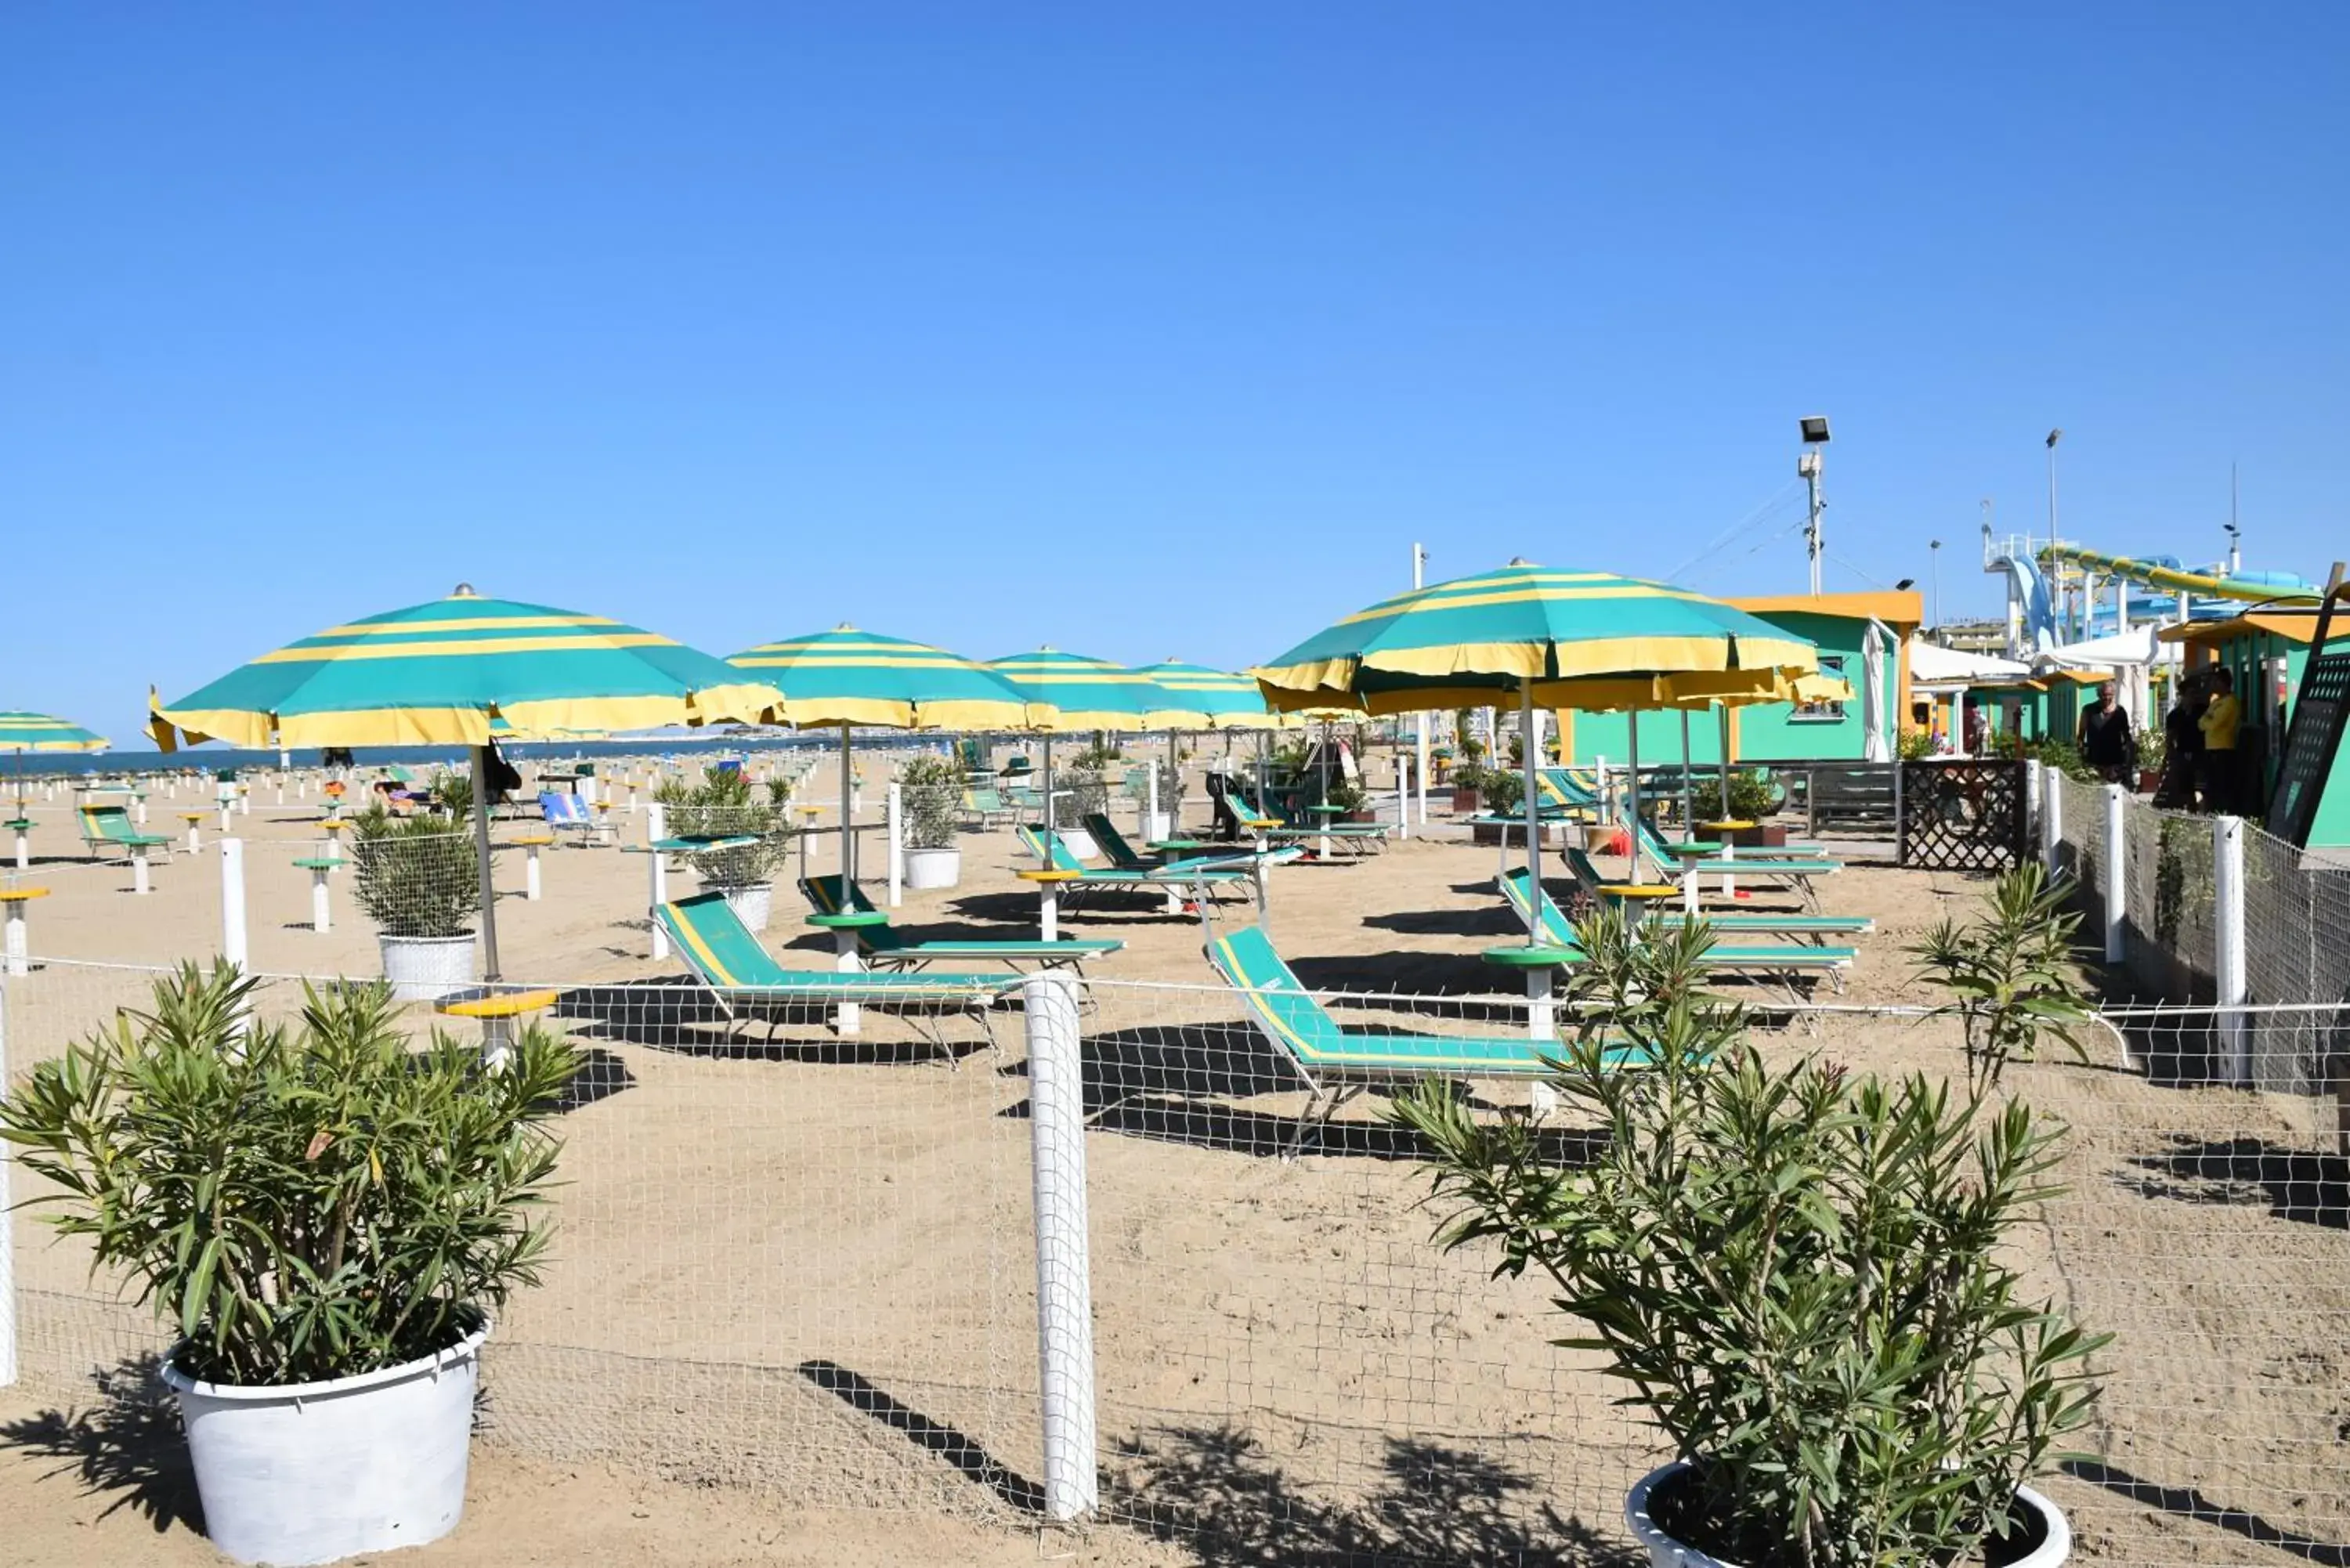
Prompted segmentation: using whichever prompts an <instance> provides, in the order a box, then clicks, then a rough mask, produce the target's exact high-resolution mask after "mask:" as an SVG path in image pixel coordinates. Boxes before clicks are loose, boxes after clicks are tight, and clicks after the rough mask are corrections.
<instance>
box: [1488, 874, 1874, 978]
mask: <svg viewBox="0 0 2350 1568" xmlns="http://www.w3.org/2000/svg"><path fill="white" fill-rule="evenodd" d="M1502 897H1503V899H1504V900H1506V901H1507V902H1508V904H1509V906H1510V909H1511V910H1512V912H1513V913H1514V914H1515V915H1516V916H1517V917H1518V919H1520V920H1523V919H1526V916H1527V906H1528V905H1529V904H1531V903H1533V902H1534V899H1536V898H1539V899H1540V900H1541V902H1540V904H1539V905H1538V906H1536V908H1535V910H1534V913H1535V915H1536V918H1537V919H1538V921H1539V929H1540V930H1541V932H1542V939H1543V940H1544V941H1545V942H1547V943H1549V944H1550V945H1551V946H1553V947H1560V948H1572V949H1578V950H1579V949H1580V948H1581V946H1582V944H1581V943H1579V942H1577V941H1576V940H1575V925H1574V923H1573V922H1572V921H1570V920H1569V919H1567V918H1566V911H1565V910H1564V909H1560V908H1559V907H1558V905H1557V903H1556V902H1555V901H1554V900H1553V899H1552V898H1551V896H1550V895H1549V894H1548V893H1546V892H1544V891H1543V889H1542V885H1541V884H1540V883H1538V882H1536V881H1535V880H1534V878H1533V877H1531V876H1529V875H1528V874H1527V873H1526V872H1525V871H1524V870H1523V868H1521V869H1519V870H1516V871H1512V872H1509V873H1507V874H1506V875H1504V876H1503V878H1502ZM1855 956H1856V955H1855V953H1854V950H1852V949H1851V948H1832V947H1827V946H1825V945H1824V944H1823V945H1814V944H1811V943H1807V942H1756V943H1752V944H1751V945H1746V946H1727V947H1726V946H1723V945H1722V944H1721V943H1719V942H1717V943H1716V944H1714V945H1713V946H1712V947H1711V948H1709V949H1707V950H1706V955H1705V961H1706V964H1707V965H1708V967H1710V968H1712V969H1726V970H1734V971H1738V972H1740V973H1742V974H1752V975H1759V976H1762V977H1763V978H1764V979H1767V980H1770V981H1774V982H1775V983H1776V984H1777V985H1778V986H1779V987H1780V989H1781V990H1783V991H1784V992H1786V993H1787V996H1788V999H1789V1000H1790V1001H1794V1000H1798V999H1799V998H1800V996H1801V992H1800V991H1799V990H1798V986H1797V982H1798V981H1801V980H1803V979H1805V978H1809V977H1820V976H1824V977H1825V979H1826V980H1827V982H1828V984H1829V985H1831V986H1832V987H1834V988H1835V989H1836V990H1838V991H1842V990H1843V989H1844V971H1846V970H1848V969H1850V968H1851V967H1852V961H1853V959H1854V957H1855Z"/></svg>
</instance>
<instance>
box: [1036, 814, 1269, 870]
mask: <svg viewBox="0 0 2350 1568" xmlns="http://www.w3.org/2000/svg"><path fill="white" fill-rule="evenodd" d="M1086 833H1087V836H1090V837H1091V838H1092V839H1093V841H1094V843H1095V845H1096V846H1098V847H1099V848H1100V850H1101V852H1102V857H1103V858H1105V859H1107V861H1108V862H1109V864H1110V868H1111V869H1112V870H1117V871H1179V872H1180V871H1187V870H1193V869H1198V870H1207V871H1221V870H1237V871H1242V872H1245V871H1247V870H1248V869H1249V867H1250V866H1251V865H1252V863H1253V862H1254V860H1255V859H1256V857H1255V855H1254V854H1253V853H1251V852H1250V851H1248V850H1245V849H1243V850H1240V851H1238V852H1235V851H1233V850H1229V849H1226V850H1219V851H1218V852H1216V853H1215V854H1212V855H1189V856H1184V857H1180V858H1179V859H1173V860H1152V859H1149V857H1145V856H1143V855H1140V854H1138V853H1137V852H1136V851H1135V847H1134V846H1133V845H1131V844H1128V842H1127V841H1126V835H1124V834H1123V833H1120V832H1119V831H1118V824H1116V823H1114V822H1112V821H1111V820H1110V819H1109V818H1108V817H1107V815H1104V814H1103V813H1101V812H1098V811H1097V812H1091V813H1088V814H1087V816H1086ZM1054 842H1055V843H1058V844H1061V846H1062V847H1063V848H1064V849H1065V850H1066V848H1067V847H1068V846H1067V845H1066V843H1065V842H1064V841H1062V839H1061V838H1060V836H1059V835H1057V834H1055V836H1054ZM1302 853H1303V851H1301V850H1297V849H1294V848H1292V849H1277V850H1274V852H1273V853H1271V854H1269V855H1267V856H1266V857H1265V859H1266V860H1267V861H1269V862H1271V863H1272V864H1273V865H1275V866H1278V865H1281V864H1282V863H1283V862H1284V861H1289V860H1295V859H1296V858H1297V857H1298V856H1299V855H1300V854H1302ZM1055 864H1056V865H1057V864H1058V862H1057V861H1056V862H1055Z"/></svg>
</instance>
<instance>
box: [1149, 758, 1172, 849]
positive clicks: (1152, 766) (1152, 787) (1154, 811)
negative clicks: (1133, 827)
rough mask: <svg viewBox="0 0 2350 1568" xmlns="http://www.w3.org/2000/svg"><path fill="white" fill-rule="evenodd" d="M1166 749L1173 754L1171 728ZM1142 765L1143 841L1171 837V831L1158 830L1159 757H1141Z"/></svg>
mask: <svg viewBox="0 0 2350 1568" xmlns="http://www.w3.org/2000/svg"><path fill="white" fill-rule="evenodd" d="M1167 751H1168V754H1169V755H1170V756H1172V755H1173V754H1174V751H1175V734H1174V732H1173V731H1171V730H1170V731H1169V732H1168V738H1167ZM1143 765H1144V767H1145V769H1146V770H1147V774H1146V778H1145V781H1144V789H1145V792H1146V793H1145V794H1144V797H1143V804H1142V836H1143V841H1144V842H1145V843H1148V842H1149V841H1150V840H1151V839H1153V838H1172V837H1174V835H1173V834H1172V833H1164V834H1162V833H1160V832H1159V759H1158V758H1157V757H1146V758H1145V759H1143Z"/></svg>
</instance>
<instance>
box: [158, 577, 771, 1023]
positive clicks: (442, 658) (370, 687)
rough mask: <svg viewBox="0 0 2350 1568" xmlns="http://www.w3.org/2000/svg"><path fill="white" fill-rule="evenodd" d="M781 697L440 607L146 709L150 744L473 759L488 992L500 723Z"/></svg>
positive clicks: (671, 662) (730, 678)
mask: <svg viewBox="0 0 2350 1568" xmlns="http://www.w3.org/2000/svg"><path fill="white" fill-rule="evenodd" d="M783 700H784V696H783V693H782V692H781V691H777V690H776V689H775V686H773V685H772V684H770V683H768V682H766V681H764V680H759V679H758V678H756V677H755V676H754V675H753V674H751V673H750V672H749V671H747V670H737V669H736V668H734V667H733V665H731V664H728V663H727V662H725V661H724V660H723V659H715V658H712V656H711V655H709V654H706V653H701V652H698V651H696V650H695V649H691V648H688V647H686V646H684V645H683V644H681V643H679V642H676V641H674V640H672V639H669V638H666V637H662V636H660V635H658V634H657V633H654V632H650V631H644V630H641V629H639V628H636V627H633V626H629V625H627V624H625V623H623V622H620V621H617V620H613V619H611V618H608V617H605V616H591V615H581V614H578V613H577V612H576V611H572V610H565V609H555V608H551V607H547V606H546V605H533V604H521V603H517V602H515V601H514V600H510V599H494V598H485V597H482V596H481V595H479V594H476V593H475V592H474V591H473V588H472V587H470V586H466V585H460V586H459V587H458V588H457V590H456V591H455V592H454V593H452V594H451V595H450V596H449V597H446V598H442V599H433V600H430V601H428V602H426V603H424V604H421V605H411V606H409V607H407V608H405V609H396V610H390V611H387V612H385V613H384V614H382V615H376V616H369V617H367V618H363V619H359V620H351V621H345V622H343V623H342V624H340V625H338V626H332V627H329V628H327V629H326V630H325V631H322V632H319V633H317V635H316V636H313V637H306V638H304V639H301V640H300V641H298V642H294V643H289V644H287V645H286V647H284V648H281V649H277V650H276V652H274V653H265V654H263V655H262V656H261V657H260V658H258V659H255V660H254V661H253V662H252V663H250V664H247V665H244V666H243V667H242V668H240V669H237V670H231V671H230V672H229V673H228V674H226V675H224V676H222V677H221V678H220V679H219V680H215V681H213V682H212V683H211V684H210V685H208V686H203V687H200V688H199V689H197V690H196V691H192V692H190V693H189V694H188V695H187V696H185V697H182V698H180V699H179V700H178V701H171V702H165V701H160V700H157V699H155V698H153V697H151V698H150V704H151V707H152V708H153V710H154V716H153V721H152V722H151V726H150V728H151V730H152V731H153V732H154V736H155V741H156V743H157V744H158V745H159V746H161V748H162V749H163V750H165V751H167V752H169V751H172V750H175V749H176V748H177V746H178V744H179V742H180V741H181V740H182V739H185V740H188V741H191V742H194V741H203V740H210V739H218V740H224V741H227V742H231V743H233V744H235V745H240V746H255V747H259V746H265V745H267V744H269V743H270V737H271V735H272V734H273V732H274V733H275V734H276V736H277V737H278V741H277V743H279V744H281V745H285V746H289V747H292V746H435V745H462V746H466V747H470V748H472V749H473V838H474V846H475V849H476V852H477V854H478V855H479V857H480V859H481V875H482V959H483V971H484V977H485V978H486V979H488V980H490V981H496V980H497V979H498V938H497V914H496V904H495V901H494V898H492V896H491V888H490V853H489V841H490V819H489V789H488V785H487V780H486V778H485V776H484V752H483V748H484V746H486V745H487V744H488V743H489V742H490V738H491V734H492V726H493V725H494V723H495V722H496V721H498V720H500V719H503V720H504V721H505V722H506V723H507V724H508V725H510V726H512V727H513V729H514V731H515V732H517V733H520V734H546V733H551V732H556V731H598V730H601V731H612V730H637V729H653V728H658V727H660V726H663V725H671V724H693V725H699V724H707V723H712V722H720V721H724V720H739V721H744V722H748V721H753V720H755V719H756V718H757V717H758V716H759V714H760V713H761V712H763V711H765V710H767V709H769V708H773V707H776V706H778V705H779V704H781V703H782V701H783Z"/></svg>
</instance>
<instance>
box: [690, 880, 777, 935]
mask: <svg viewBox="0 0 2350 1568" xmlns="http://www.w3.org/2000/svg"><path fill="white" fill-rule="evenodd" d="M702 891H703V892H705V893H718V894H722V895H723V896H724V898H725V899H726V907H727V908H728V909H732V910H733V911H734V918H735V919H738V920H740V921H742V922H743V925H744V926H745V927H747V928H748V929H752V930H754V931H764V930H765V929H767V919H768V917H769V916H771V915H773V914H774V913H775V884H774V883H773V882H752V883H747V884H739V883H738V884H733V885H731V886H730V885H728V884H724V883H719V882H704V883H702Z"/></svg>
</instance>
